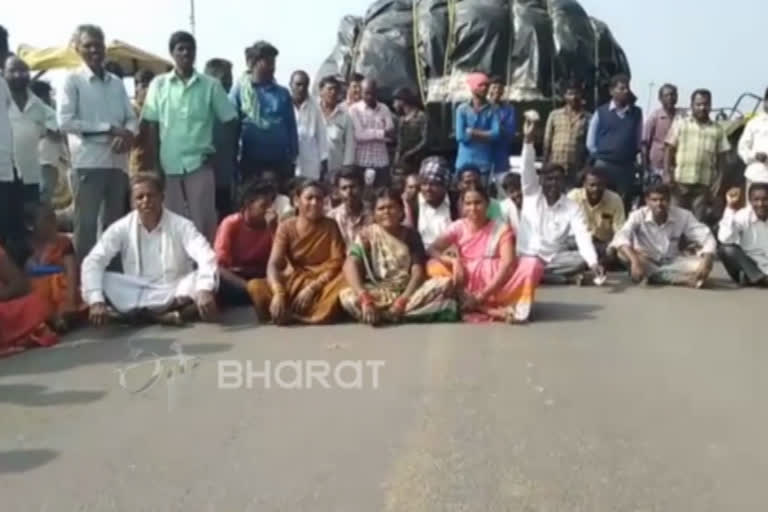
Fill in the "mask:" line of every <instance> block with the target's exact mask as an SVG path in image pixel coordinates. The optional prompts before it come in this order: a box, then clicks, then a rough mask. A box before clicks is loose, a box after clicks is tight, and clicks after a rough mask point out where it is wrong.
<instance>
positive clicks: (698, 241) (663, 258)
mask: <svg viewBox="0 0 768 512" xmlns="http://www.w3.org/2000/svg"><path fill="white" fill-rule="evenodd" d="M670 196H671V191H670V188H669V187H668V186H667V185H663V184H658V185H654V186H652V187H651V188H649V189H648V191H647V192H646V196H645V202H646V206H643V207H642V208H639V209H637V210H635V211H634V212H632V213H631V214H630V216H629V219H628V220H627V222H626V223H625V224H624V226H623V227H622V228H621V229H620V230H619V232H618V233H616V236H615V237H614V239H613V242H612V243H611V246H612V247H614V248H615V249H616V250H618V253H619V258H620V259H621V260H622V261H624V263H626V264H627V265H629V268H630V274H631V276H632V280H633V281H635V282H636V283H639V282H643V281H644V282H648V283H652V284H673V285H689V286H693V287H696V288H701V287H702V286H704V284H705V282H706V280H707V278H708V277H709V273H710V272H711V271H712V262H713V259H714V256H715V251H716V250H717V243H716V242H715V238H714V236H712V232H711V231H710V230H709V228H708V227H707V226H705V225H704V224H702V223H701V222H699V221H698V220H696V217H694V216H693V214H692V213H691V212H689V211H688V210H683V209H682V208H677V207H674V206H670V204H669V203H670ZM682 237H685V240H686V242H687V243H693V244H695V245H697V246H698V247H699V248H700V249H699V252H698V255H696V256H684V255H682V254H681V253H680V241H681V238H682Z"/></svg>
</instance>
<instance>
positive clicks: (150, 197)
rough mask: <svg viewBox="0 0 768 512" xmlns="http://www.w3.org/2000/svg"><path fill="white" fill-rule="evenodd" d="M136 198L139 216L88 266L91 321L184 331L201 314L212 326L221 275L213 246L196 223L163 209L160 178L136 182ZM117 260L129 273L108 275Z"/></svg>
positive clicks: (97, 250) (85, 283) (115, 228)
mask: <svg viewBox="0 0 768 512" xmlns="http://www.w3.org/2000/svg"><path fill="white" fill-rule="evenodd" d="M131 198H132V199H133V205H134V208H135V210H134V211H133V212H131V213H129V214H128V215H126V216H125V217H123V218H122V219H120V220H119V221H117V222H115V223H114V224H112V225H111V226H110V227H109V228H108V229H107V230H106V231H105V232H104V234H103V235H102V237H101V239H100V240H99V241H98V243H97V244H96V246H95V247H94V248H93V250H92V251H91V252H90V253H89V254H88V256H87V257H86V258H85V261H83V267H82V276H83V277H82V294H83V299H84V300H85V302H86V303H87V304H88V306H89V307H90V317H91V321H92V322H93V323H94V324H95V325H102V324H104V323H105V322H106V321H107V320H108V318H109V317H110V316H117V317H118V318H121V319H128V320H138V321H154V322H160V323H166V324H172V325H179V324H182V323H184V322H185V321H186V320H192V319H193V318H194V317H196V316H197V315H198V314H199V316H200V318H202V319H203V320H206V321H207V320H212V319H213V318H214V316H215V314H216V303H215V301H214V292H215V291H216V288H217V285H218V270H217V266H216V255H215V254H214V252H213V249H211V246H210V245H209V244H208V241H207V240H206V239H205V237H204V236H203V235H202V234H201V233H200V232H199V231H198V230H197V228H195V225H194V224H193V223H192V222H191V221H190V220H188V219H186V218H184V217H182V216H180V215H176V214H175V213H173V212H171V211H170V210H168V209H166V208H164V207H163V200H164V193H163V182H162V180H161V178H160V177H158V176H157V175H155V174H153V173H138V174H136V175H135V176H133V177H132V178H131ZM117 255H120V258H121V261H122V267H123V272H124V273H122V274H118V273H114V272H107V271H106V268H107V266H108V265H109V264H110V262H111V261H112V259H113V258H114V257H115V256H117ZM195 267H196V269H195ZM107 303H109V304H110V305H111V307H112V308H113V310H114V311H113V312H112V313H111V312H110V311H109V309H108V307H107Z"/></svg>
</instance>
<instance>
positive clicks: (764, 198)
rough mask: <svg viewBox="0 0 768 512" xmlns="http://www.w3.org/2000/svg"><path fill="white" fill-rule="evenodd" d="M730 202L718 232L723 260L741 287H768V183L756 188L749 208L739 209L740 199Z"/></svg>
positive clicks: (730, 197)
mask: <svg viewBox="0 0 768 512" xmlns="http://www.w3.org/2000/svg"><path fill="white" fill-rule="evenodd" d="M727 201H728V205H727V206H728V207H727V208H726V210H725V213H724V214H723V219H722V220H721V221H720V229H719V230H718V232H717V236H718V238H719V240H720V243H721V244H722V245H721V246H720V250H719V253H720V259H721V260H722V262H723V265H725V269H726V270H727V271H728V274H730V276H731V277H732V278H733V280H734V281H736V282H737V283H739V284H743V285H749V286H763V287H765V286H768V183H753V184H752V186H751V187H750V188H749V206H747V207H746V208H741V209H737V208H738V206H737V203H738V201H739V198H738V197H733V196H727Z"/></svg>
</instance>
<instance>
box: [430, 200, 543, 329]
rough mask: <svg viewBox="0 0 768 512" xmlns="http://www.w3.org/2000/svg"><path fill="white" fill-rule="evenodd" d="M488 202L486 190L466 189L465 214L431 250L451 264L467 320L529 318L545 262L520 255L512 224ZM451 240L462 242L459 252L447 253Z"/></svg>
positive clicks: (515, 319)
mask: <svg viewBox="0 0 768 512" xmlns="http://www.w3.org/2000/svg"><path fill="white" fill-rule="evenodd" d="M488 204H489V197H488V195H487V192H486V191H485V190H479V189H475V188H471V189H468V190H466V191H464V193H463V194H462V197H461V207H462V212H463V218H462V219H460V220H457V221H455V222H454V223H453V224H451V226H450V227H449V229H448V230H447V231H446V232H445V233H443V235H441V236H440V237H439V238H438V239H437V240H435V242H434V243H433V244H432V245H431V246H430V248H429V252H430V254H431V255H432V257H433V258H435V259H438V260H439V261H440V263H442V264H443V265H445V266H446V267H447V268H449V269H451V273H452V275H453V283H454V287H455V290H456V291H457V294H458V296H459V302H460V305H461V309H462V312H463V318H464V320H466V321H468V322H488V321H504V322H508V323H523V322H526V321H528V318H529V316H530V312H531V305H532V304H533V301H534V297H535V293H536V288H537V286H538V284H539V281H540V280H541V276H542V275H543V273H544V263H543V262H542V261H541V260H539V259H538V258H521V259H520V260H519V261H515V243H514V235H513V233H512V230H511V229H510V227H509V226H508V225H507V224H506V223H501V222H497V221H493V220H490V219H489V218H488V213H487V211H488ZM451 246H454V247H456V248H457V252H458V256H457V257H455V258H452V257H450V256H446V255H445V254H444V252H445V250H446V249H447V248H448V247H451Z"/></svg>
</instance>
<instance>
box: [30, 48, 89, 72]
mask: <svg viewBox="0 0 768 512" xmlns="http://www.w3.org/2000/svg"><path fill="white" fill-rule="evenodd" d="M16 54H17V55H18V56H19V57H21V59H22V60H23V61H24V62H26V63H27V66H29V67H30V69H32V70H33V71H48V70H49V69H62V68H63V69H71V68H76V67H78V66H80V64H81V63H82V61H81V60H80V56H79V55H78V54H77V52H75V49H74V48H71V47H68V46H64V47H60V48H41V49H37V48H34V47H32V46H29V45H26V44H22V45H21V46H19V49H18V51H17V52H16Z"/></svg>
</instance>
